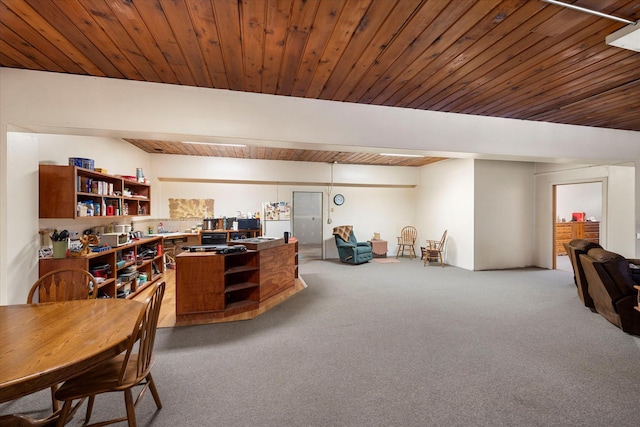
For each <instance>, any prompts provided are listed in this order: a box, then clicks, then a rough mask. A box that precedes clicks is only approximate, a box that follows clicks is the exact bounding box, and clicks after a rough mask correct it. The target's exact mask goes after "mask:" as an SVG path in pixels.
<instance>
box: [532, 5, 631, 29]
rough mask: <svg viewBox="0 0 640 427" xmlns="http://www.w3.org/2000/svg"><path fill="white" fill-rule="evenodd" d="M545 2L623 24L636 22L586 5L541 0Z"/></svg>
mask: <svg viewBox="0 0 640 427" xmlns="http://www.w3.org/2000/svg"><path fill="white" fill-rule="evenodd" d="M542 1H544V2H546V3H551V4H555V5H556V6H562V7H566V8H567V9H573V10H577V11H580V12H584V13H590V14H592V15H596V16H599V17H601V18H608V19H613V20H614V21H618V22H624V23H625V24H631V25H635V24H636V23H635V22H633V21H629V20H628V19H624V18H619V17H617V16H613V15H609V14H606V13H604V12H598V11H597V10H591V9H587V8H586V7H582V6H576V5H575V4H569V3H564V2H561V1H558V0H542Z"/></svg>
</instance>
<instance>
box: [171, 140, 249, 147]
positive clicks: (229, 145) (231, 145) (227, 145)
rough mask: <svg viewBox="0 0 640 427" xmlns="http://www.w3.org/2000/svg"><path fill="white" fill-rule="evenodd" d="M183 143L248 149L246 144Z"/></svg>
mask: <svg viewBox="0 0 640 427" xmlns="http://www.w3.org/2000/svg"><path fill="white" fill-rule="evenodd" d="M182 143H183V144H193V145H217V146H218V147H246V145H244V144H219V143H217V142H196V141H182Z"/></svg>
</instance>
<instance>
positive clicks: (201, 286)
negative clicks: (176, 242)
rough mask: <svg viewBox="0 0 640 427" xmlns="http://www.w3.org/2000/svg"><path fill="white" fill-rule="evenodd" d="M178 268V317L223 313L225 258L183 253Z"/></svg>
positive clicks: (177, 262)
mask: <svg viewBox="0 0 640 427" xmlns="http://www.w3.org/2000/svg"><path fill="white" fill-rule="evenodd" d="M176 264H177V267H176V315H178V316H179V315H182V314H195V313H208V312H216V311H223V310H224V257H223V256H219V255H213V254H207V253H205V254H191V253H184V254H180V255H178V256H177V257H176Z"/></svg>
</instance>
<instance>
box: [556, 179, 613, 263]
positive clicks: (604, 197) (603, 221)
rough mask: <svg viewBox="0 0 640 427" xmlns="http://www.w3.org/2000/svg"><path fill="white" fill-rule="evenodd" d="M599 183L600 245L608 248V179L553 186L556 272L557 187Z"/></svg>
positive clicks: (584, 180)
mask: <svg viewBox="0 0 640 427" xmlns="http://www.w3.org/2000/svg"><path fill="white" fill-rule="evenodd" d="M596 182H599V183H600V184H601V201H600V202H601V203H602V215H601V218H600V236H599V241H600V245H601V246H602V247H606V244H607V207H608V206H609V203H608V193H607V184H608V178H607V177H606V176H605V177H602V178H589V179H581V180H576V181H567V182H556V183H553V184H552V191H551V197H552V201H551V206H552V208H551V224H552V231H551V233H552V234H551V236H552V238H551V245H552V246H553V247H552V249H551V260H552V263H551V266H552V269H553V270H555V269H556V267H557V265H556V258H557V253H556V219H557V218H558V215H557V187H558V186H559V185H576V184H591V183H596Z"/></svg>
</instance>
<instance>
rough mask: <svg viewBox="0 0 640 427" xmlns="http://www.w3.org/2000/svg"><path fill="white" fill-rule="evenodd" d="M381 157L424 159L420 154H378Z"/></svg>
mask: <svg viewBox="0 0 640 427" xmlns="http://www.w3.org/2000/svg"><path fill="white" fill-rule="evenodd" d="M380 155H381V156H391V157H424V156H423V155H421V154H398V153H380Z"/></svg>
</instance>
